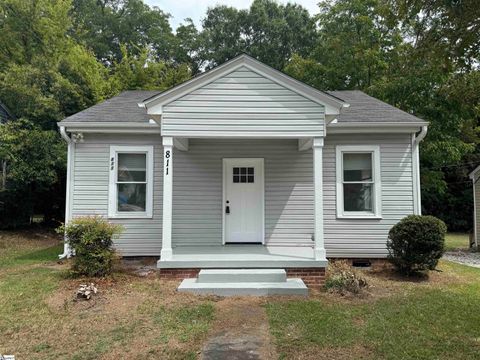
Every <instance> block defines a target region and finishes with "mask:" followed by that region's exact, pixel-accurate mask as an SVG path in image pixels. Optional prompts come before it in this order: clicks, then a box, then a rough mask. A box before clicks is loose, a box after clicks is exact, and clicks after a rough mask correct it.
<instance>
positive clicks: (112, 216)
mask: <svg viewBox="0 0 480 360" xmlns="http://www.w3.org/2000/svg"><path fill="white" fill-rule="evenodd" d="M108 218H109V219H152V218H153V216H152V215H150V214H145V213H140V214H109V215H108Z"/></svg>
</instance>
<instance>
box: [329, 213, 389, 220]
mask: <svg viewBox="0 0 480 360" xmlns="http://www.w3.org/2000/svg"><path fill="white" fill-rule="evenodd" d="M337 219H359V220H382V219H383V217H382V216H381V215H367V214H358V215H357V214H351V215H350V214H349V215H337Z"/></svg>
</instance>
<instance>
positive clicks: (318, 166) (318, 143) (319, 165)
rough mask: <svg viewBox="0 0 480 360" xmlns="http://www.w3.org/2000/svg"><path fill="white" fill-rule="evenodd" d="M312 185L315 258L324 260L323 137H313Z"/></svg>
mask: <svg viewBox="0 0 480 360" xmlns="http://www.w3.org/2000/svg"><path fill="white" fill-rule="evenodd" d="M312 148H313V186H314V197H315V199H314V217H315V235H314V238H315V247H314V252H315V260H326V253H325V242H324V237H323V138H320V137H318V138H314V139H313V145H312Z"/></svg>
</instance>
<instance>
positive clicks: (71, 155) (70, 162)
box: [58, 126, 75, 259]
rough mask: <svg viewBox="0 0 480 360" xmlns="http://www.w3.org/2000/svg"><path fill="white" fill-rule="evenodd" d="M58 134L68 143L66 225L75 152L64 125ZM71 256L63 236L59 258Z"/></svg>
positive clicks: (69, 218) (68, 214) (70, 207)
mask: <svg viewBox="0 0 480 360" xmlns="http://www.w3.org/2000/svg"><path fill="white" fill-rule="evenodd" d="M60 135H61V136H62V138H63V139H64V140H65V142H66V143H67V144H68V154H67V189H66V196H65V225H67V224H68V223H69V222H70V220H71V219H72V194H71V192H72V190H73V186H72V181H73V176H72V171H73V159H74V152H75V142H74V141H73V140H72V138H71V137H70V136H68V134H67V132H66V130H65V126H60ZM71 256H72V251H71V249H70V246H69V245H68V242H67V239H66V236H64V242H63V254H60V255H58V258H59V259H65V258H69V257H71Z"/></svg>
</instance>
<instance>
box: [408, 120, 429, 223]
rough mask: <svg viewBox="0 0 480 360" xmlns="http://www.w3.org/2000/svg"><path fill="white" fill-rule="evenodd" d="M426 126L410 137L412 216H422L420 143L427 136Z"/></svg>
mask: <svg viewBox="0 0 480 360" xmlns="http://www.w3.org/2000/svg"><path fill="white" fill-rule="evenodd" d="M427 129H428V127H427V125H423V126H422V127H421V129H420V132H419V133H418V134H417V135H415V134H413V136H412V168H413V169H412V170H413V176H414V178H413V202H414V203H413V210H414V214H416V215H422V194H421V190H420V151H419V145H420V142H421V141H422V140H423V139H424V138H425V136H426V135H427Z"/></svg>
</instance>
